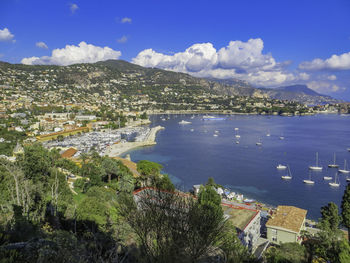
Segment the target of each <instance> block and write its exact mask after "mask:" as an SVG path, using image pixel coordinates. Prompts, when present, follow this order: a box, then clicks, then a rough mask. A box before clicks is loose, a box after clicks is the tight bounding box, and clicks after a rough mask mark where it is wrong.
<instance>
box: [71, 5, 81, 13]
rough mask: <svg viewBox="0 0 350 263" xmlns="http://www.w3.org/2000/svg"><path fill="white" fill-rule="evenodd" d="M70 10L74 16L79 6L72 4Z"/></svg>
mask: <svg viewBox="0 0 350 263" xmlns="http://www.w3.org/2000/svg"><path fill="white" fill-rule="evenodd" d="M69 9H70V11H71V13H72V14H74V13H75V11H77V10H78V9H79V6H78V5H77V4H70V5H69Z"/></svg>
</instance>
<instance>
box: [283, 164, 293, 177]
mask: <svg viewBox="0 0 350 263" xmlns="http://www.w3.org/2000/svg"><path fill="white" fill-rule="evenodd" d="M281 178H282V179H284V180H290V179H292V173H291V172H290V169H289V166H288V173H287V175H282V176H281Z"/></svg>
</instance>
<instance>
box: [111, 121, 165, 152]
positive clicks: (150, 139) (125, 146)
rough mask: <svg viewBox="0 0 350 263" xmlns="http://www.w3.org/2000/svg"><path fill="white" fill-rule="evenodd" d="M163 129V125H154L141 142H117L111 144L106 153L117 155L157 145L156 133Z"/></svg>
mask: <svg viewBox="0 0 350 263" xmlns="http://www.w3.org/2000/svg"><path fill="white" fill-rule="evenodd" d="M163 129H164V127H162V126H156V127H153V128H152V129H150V131H149V133H148V134H147V136H146V138H145V139H144V140H143V141H141V142H124V143H117V144H113V145H110V146H108V148H107V149H106V152H105V155H107V156H109V157H117V156H120V155H121V154H123V153H125V152H127V151H129V150H132V149H134V148H138V147H143V146H151V145H155V144H157V142H156V134H157V132H158V131H160V130H163Z"/></svg>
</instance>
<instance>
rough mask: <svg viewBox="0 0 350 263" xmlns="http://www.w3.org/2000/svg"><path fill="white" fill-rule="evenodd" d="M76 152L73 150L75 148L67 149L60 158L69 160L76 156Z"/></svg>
mask: <svg viewBox="0 0 350 263" xmlns="http://www.w3.org/2000/svg"><path fill="white" fill-rule="evenodd" d="M77 151H78V150H77V149H75V148H69V149H68V150H66V151H64V152H63V153H62V154H61V157H62V158H71V157H73V155H74V154H76V152H77Z"/></svg>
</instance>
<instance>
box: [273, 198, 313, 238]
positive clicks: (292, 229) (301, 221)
mask: <svg viewBox="0 0 350 263" xmlns="http://www.w3.org/2000/svg"><path fill="white" fill-rule="evenodd" d="M306 213H307V211H306V210H304V209H301V208H298V207H294V206H282V205H281V206H278V207H277V210H276V212H275V213H274V214H272V216H271V218H270V219H269V220H268V221H267V223H266V231H267V239H268V240H269V241H270V242H272V243H275V244H281V243H287V242H299V243H301V241H302V239H301V236H300V232H301V231H302V230H305V219H306Z"/></svg>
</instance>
